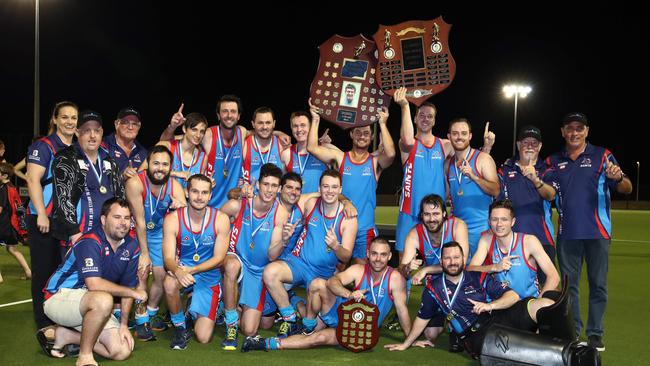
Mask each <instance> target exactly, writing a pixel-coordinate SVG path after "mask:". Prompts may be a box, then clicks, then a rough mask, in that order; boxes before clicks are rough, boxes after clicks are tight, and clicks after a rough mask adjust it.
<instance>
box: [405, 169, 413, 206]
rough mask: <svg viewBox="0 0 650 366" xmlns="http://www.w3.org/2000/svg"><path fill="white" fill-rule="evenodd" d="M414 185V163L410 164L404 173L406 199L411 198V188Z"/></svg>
mask: <svg viewBox="0 0 650 366" xmlns="http://www.w3.org/2000/svg"><path fill="white" fill-rule="evenodd" d="M412 183H413V163H411V162H409V163H408V164H407V165H406V170H405V171H404V198H410V197H411V188H412Z"/></svg>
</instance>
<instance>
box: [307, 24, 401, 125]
mask: <svg viewBox="0 0 650 366" xmlns="http://www.w3.org/2000/svg"><path fill="white" fill-rule="evenodd" d="M319 50H320V61H319V64H318V71H316V76H315V77H314V80H313V81H312V83H311V87H310V90H309V95H310V97H311V102H312V103H313V104H314V105H316V106H318V107H320V109H321V117H322V118H324V119H325V120H327V121H329V122H332V123H335V124H336V125H338V126H339V127H341V128H343V129H348V128H351V127H356V126H366V125H369V124H372V123H374V122H376V121H378V120H379V117H378V116H377V111H378V110H379V108H381V107H386V108H388V106H389V104H390V96H389V95H386V94H385V93H384V92H383V91H381V89H380V88H379V86H378V85H377V78H376V73H377V57H376V47H375V43H374V42H373V41H371V40H369V39H367V38H365V37H364V36H363V35H361V34H360V35H357V36H355V37H342V36H339V35H334V36H332V37H331V38H330V39H328V40H327V41H325V42H324V43H323V44H321V45H320V46H319Z"/></svg>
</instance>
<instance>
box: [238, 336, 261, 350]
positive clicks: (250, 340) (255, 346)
mask: <svg viewBox="0 0 650 366" xmlns="http://www.w3.org/2000/svg"><path fill="white" fill-rule="evenodd" d="M241 351H242V352H248V351H264V352H266V351H267V349H266V340H265V339H264V338H262V337H260V336H258V335H256V336H255V337H246V339H245V340H244V344H242V346H241Z"/></svg>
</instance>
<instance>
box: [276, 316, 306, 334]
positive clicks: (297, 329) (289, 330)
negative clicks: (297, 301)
mask: <svg viewBox="0 0 650 366" xmlns="http://www.w3.org/2000/svg"><path fill="white" fill-rule="evenodd" d="M302 331H303V326H302V322H301V321H300V319H296V321H295V322H287V321H285V322H282V324H280V328H279V329H278V335H277V336H278V338H280V339H282V338H287V337H290V336H292V335H295V334H301V333H302Z"/></svg>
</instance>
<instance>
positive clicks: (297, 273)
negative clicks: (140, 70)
mask: <svg viewBox="0 0 650 366" xmlns="http://www.w3.org/2000/svg"><path fill="white" fill-rule="evenodd" d="M284 262H285V263H286V264H287V266H289V270H290V271H291V277H292V278H293V282H292V283H291V284H292V286H293V287H303V288H305V289H307V290H308V289H309V284H311V281H313V280H314V278H324V279H326V280H327V279H329V278H330V277H331V275H330V276H329V277H323V276H319V275H318V273H316V271H314V270H313V269H312V268H311V267H309V265H307V263H305V261H304V260H302V258H300V257H296V256H295V255H290V256H288V257H286V258H285V259H284ZM335 270H336V269H335V268H334V269H332V275H333V274H334V271H335Z"/></svg>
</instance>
